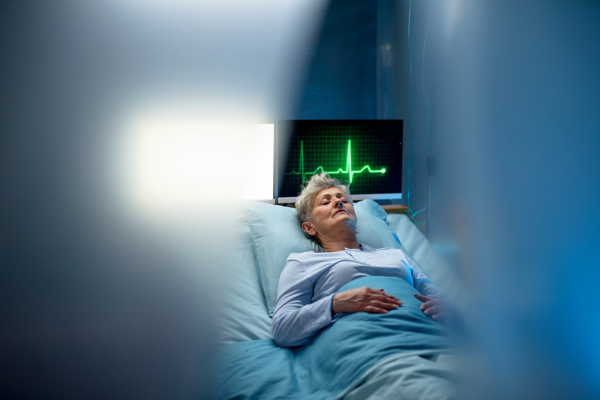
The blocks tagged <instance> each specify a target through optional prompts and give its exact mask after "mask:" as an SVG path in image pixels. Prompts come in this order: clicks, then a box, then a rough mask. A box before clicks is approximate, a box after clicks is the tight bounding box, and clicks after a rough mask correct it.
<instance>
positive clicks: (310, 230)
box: [272, 173, 446, 347]
mask: <svg viewBox="0 0 600 400" xmlns="http://www.w3.org/2000/svg"><path fill="white" fill-rule="evenodd" d="M296 210H297V214H298V219H299V221H300V224H301V225H302V230H303V231H304V232H305V233H306V234H307V235H309V236H310V237H311V238H312V239H313V240H315V241H316V242H317V243H319V245H321V247H323V253H315V252H312V251H310V252H305V253H292V254H290V256H289V257H288V258H287V260H286V262H285V266H284V269H283V272H282V273H281V277H280V279H279V287H278V290H277V306H276V308H275V313H274V315H273V321H272V330H273V337H274V339H275V342H276V343H277V344H278V345H279V346H285V347H292V346H301V345H304V344H306V343H308V342H309V341H310V340H311V339H312V338H313V337H314V336H315V335H316V334H317V333H318V332H319V331H320V330H322V329H323V328H325V327H327V326H329V325H330V324H333V323H334V322H335V321H336V320H338V319H339V318H340V316H341V315H342V314H343V313H356V312H368V313H375V314H385V313H388V311H389V310H394V309H396V308H398V307H401V306H402V301H401V299H397V298H396V297H394V296H391V295H388V294H386V293H384V291H383V289H378V288H370V287H361V288H357V289H351V290H347V291H344V292H340V293H338V290H339V289H340V288H341V287H342V286H344V285H345V284H347V283H348V282H350V281H352V280H354V279H357V278H360V277H364V276H391V277H398V278H401V279H403V280H405V281H406V282H408V283H409V284H411V285H412V286H413V287H414V288H415V289H416V290H417V291H418V292H419V293H420V294H415V297H416V298H417V299H419V300H420V301H422V302H423V303H422V304H421V310H422V311H423V312H424V313H425V315H427V316H430V317H431V318H433V319H434V320H436V321H440V322H445V320H446V316H445V314H444V312H443V311H442V304H441V301H440V300H439V298H438V297H439V291H438V289H437V288H436V287H435V285H434V284H433V283H432V282H431V281H430V280H429V279H428V278H427V276H426V275H425V273H423V271H422V270H421V269H420V268H419V267H418V266H417V265H416V264H415V263H414V262H413V261H412V260H411V258H410V257H409V256H408V255H407V254H406V253H404V252H403V251H402V250H399V249H391V248H385V249H373V248H372V247H369V246H367V245H365V244H360V243H358V241H357V239H356V222H357V220H356V213H355V212H354V207H353V205H352V198H351V197H350V191H349V190H348V187H347V186H345V185H343V184H342V183H341V182H340V181H338V180H337V179H332V178H331V177H330V176H329V175H327V174H325V173H320V174H316V175H313V177H312V178H311V179H310V181H308V182H307V184H306V185H305V187H304V189H303V190H302V193H301V194H300V196H299V197H298V199H297V201H296Z"/></svg>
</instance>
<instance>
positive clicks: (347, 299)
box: [331, 286, 402, 314]
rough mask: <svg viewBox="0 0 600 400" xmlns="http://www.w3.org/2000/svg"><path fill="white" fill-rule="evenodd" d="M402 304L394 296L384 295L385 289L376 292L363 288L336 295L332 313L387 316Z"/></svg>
mask: <svg viewBox="0 0 600 400" xmlns="http://www.w3.org/2000/svg"><path fill="white" fill-rule="evenodd" d="M401 304H402V303H401V302H400V300H398V299H397V298H395V297H394V296H391V295H389V294H385V293H383V289H379V290H376V289H371V288H369V287H366V286H363V287H361V288H358V289H351V290H346V291H345V292H341V293H337V294H335V295H334V296H333V301H332V302H331V311H332V312H333V314H337V313H353V312H359V311H365V312H369V313H374V314H385V313H387V312H388V310H395V309H396V308H398V307H399V306H400V305H401Z"/></svg>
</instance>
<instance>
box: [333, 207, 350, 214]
mask: <svg viewBox="0 0 600 400" xmlns="http://www.w3.org/2000/svg"><path fill="white" fill-rule="evenodd" d="M339 213H346V214H348V211H346V210H344V209H343V208H340V209H339V210H338V211H336V212H335V214H334V215H337V214H339Z"/></svg>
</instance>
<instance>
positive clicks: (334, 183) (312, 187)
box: [296, 172, 352, 239]
mask: <svg viewBox="0 0 600 400" xmlns="http://www.w3.org/2000/svg"><path fill="white" fill-rule="evenodd" d="M330 187H336V188H338V189H340V190H341V191H342V193H344V196H345V197H346V200H347V201H348V202H349V203H350V204H352V197H351V196H350V189H349V188H348V186H347V185H345V184H344V183H343V182H342V181H341V180H339V179H334V178H332V177H330V176H329V174H327V173H325V172H319V173H318V174H314V175H313V176H312V177H311V178H310V179H309V180H308V181H307V182H306V184H304V186H303V187H302V191H301V192H300V195H299V196H298V197H297V198H296V214H297V216H298V221H300V225H302V224H303V223H305V222H310V220H311V216H312V209H313V204H314V201H315V197H317V195H318V194H319V193H320V192H321V190H323V189H329V188H330ZM313 239H314V238H313Z"/></svg>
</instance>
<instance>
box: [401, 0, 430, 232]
mask: <svg viewBox="0 0 600 400" xmlns="http://www.w3.org/2000/svg"><path fill="white" fill-rule="evenodd" d="M411 16H412V0H410V2H409V5H408V60H409V66H410V99H411V109H410V112H411V118H410V152H409V160H408V183H407V188H406V197H407V203H408V212H409V213H410V214H411V217H410V220H411V221H412V220H413V218H414V217H415V216H416V215H417V214H419V213H421V212H423V211H425V210H426V209H427V206H425V207H423V208H422V209H421V210H419V211H417V212H413V210H412V208H411V206H410V177H411V174H412V154H413V138H414V133H415V93H414V92H415V90H414V81H413V70H412V44H411V40H410V22H411ZM430 21H431V13H430V14H429V17H428V19H427V29H426V31H425V39H424V41H423V62H422V66H423V82H422V90H423V98H424V97H425V46H426V44H427V33H428V32H429V22H430Z"/></svg>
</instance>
